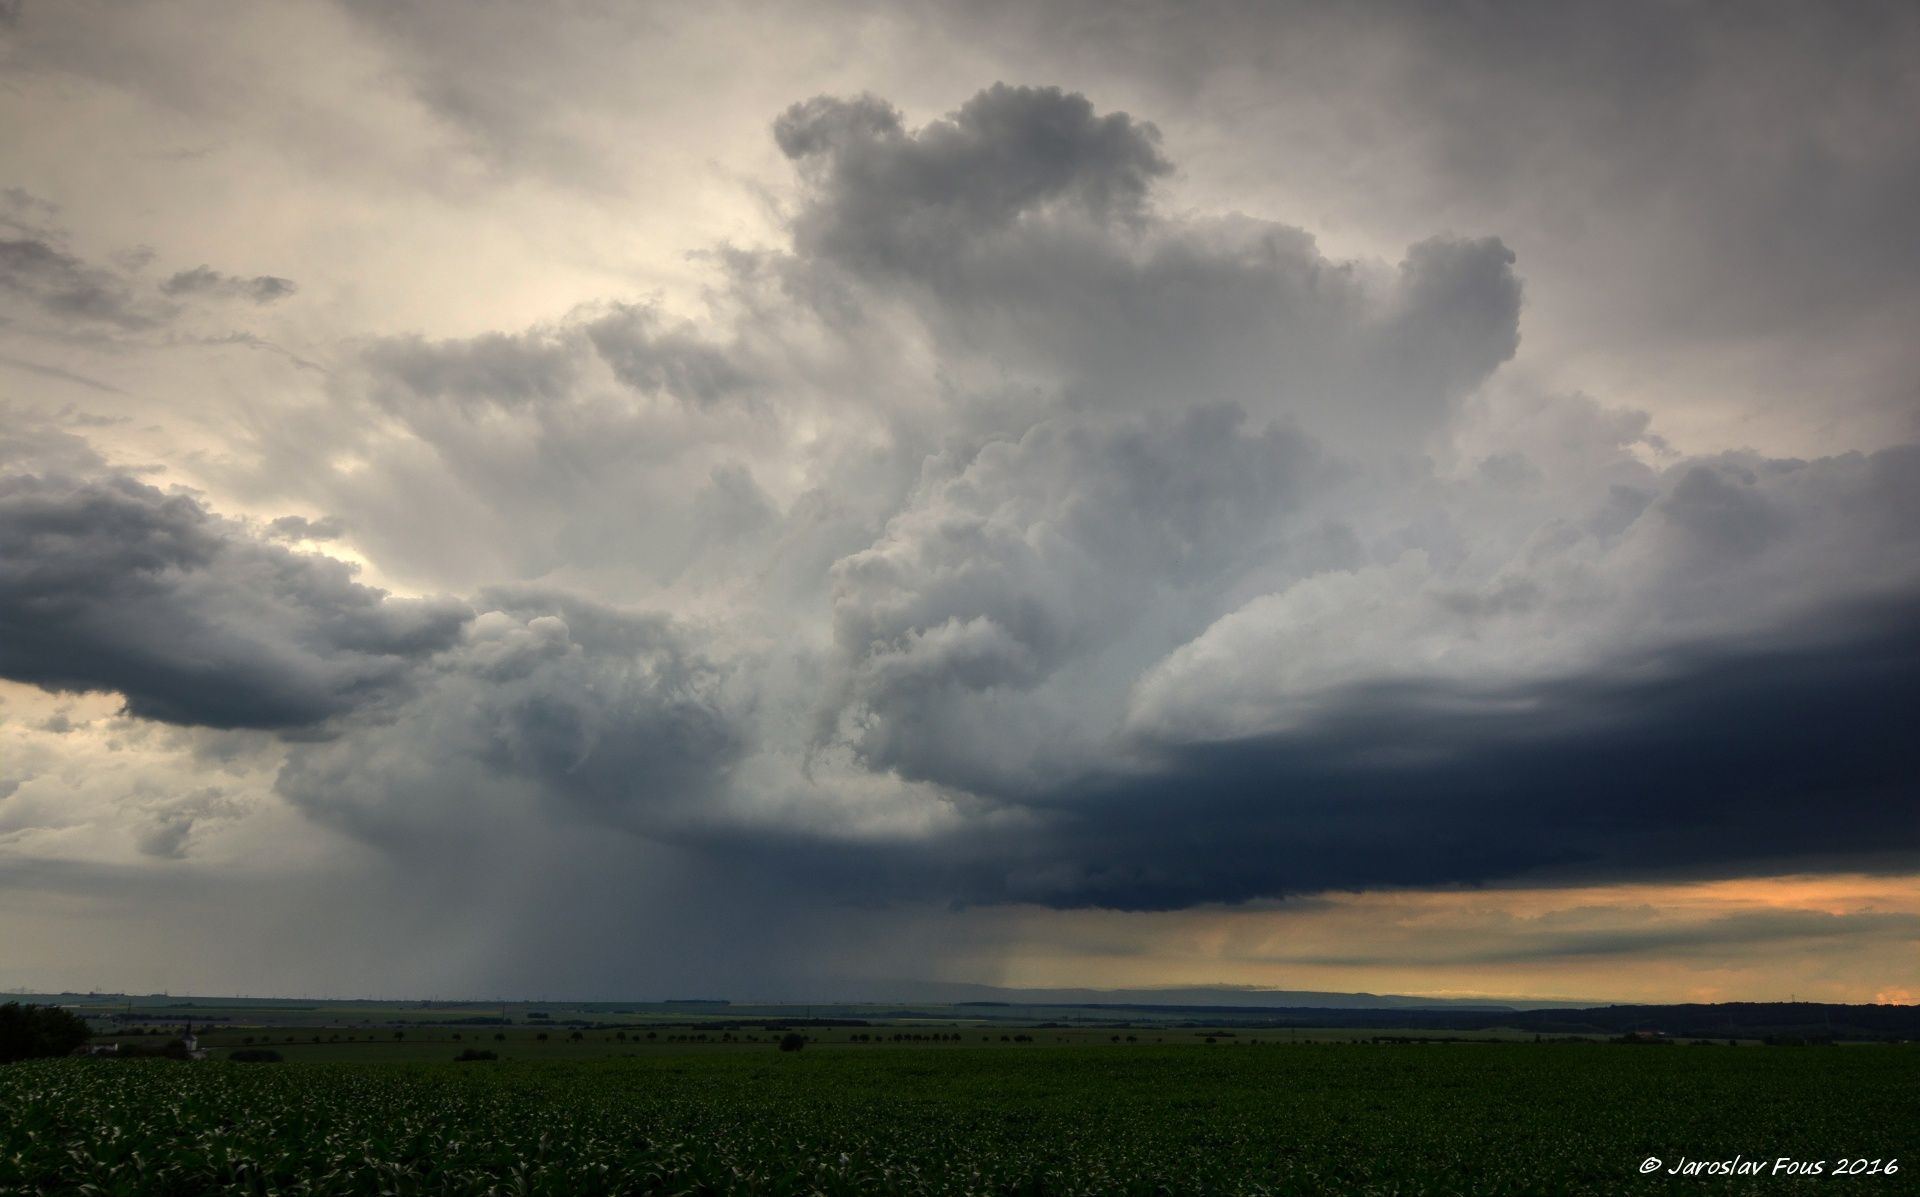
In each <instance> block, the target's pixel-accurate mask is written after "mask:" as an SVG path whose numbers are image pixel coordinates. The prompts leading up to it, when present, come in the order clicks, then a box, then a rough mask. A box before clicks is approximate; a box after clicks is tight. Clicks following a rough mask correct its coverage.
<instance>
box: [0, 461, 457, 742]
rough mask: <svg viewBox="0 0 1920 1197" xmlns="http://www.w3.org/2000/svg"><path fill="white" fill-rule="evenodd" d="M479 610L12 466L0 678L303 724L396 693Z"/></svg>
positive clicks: (2, 543)
mask: <svg viewBox="0 0 1920 1197" xmlns="http://www.w3.org/2000/svg"><path fill="white" fill-rule="evenodd" d="M468 618H469V612H468V611H467V609H466V608H465V607H464V606H462V605H460V604H457V603H450V602H438V601H416V600H399V599H393V598H390V597H389V596H387V595H386V594H385V593H384V592H382V591H380V590H377V589H374V588H373V587H369V586H365V585H362V584H360V583H358V582H356V581H354V579H353V573H352V570H351V569H350V568H349V567H348V566H346V565H344V564H342V563H340V562H338V561H333V560H330V559H327V558H323V557H314V556H305V555H301V554H297V553H292V552H289V551H287V550H286V549H283V548H279V547H277V546H273V545H270V544H266V543H263V542H260V541H257V540H254V539H252V538H250V537H249V536H247V535H246V533H245V532H244V530H242V529H241V528H239V527H238V526H237V525H234V524H232V523H230V522H228V521H225V520H222V519H220V518H219V517H217V516H215V515H213V514H211V513H210V512H208V511H207V509H206V508H205V507H203V506H202V505H201V504H200V503H199V502H198V501H196V500H195V499H193V498H191V497H189V496H186V495H181V494H167V493H165V492H162V491H160V490H158V489H156V488H154V487H151V486H148V485H145V484H144V483H141V482H137V481H135V480H133V479H130V478H127V477H124V476H118V475H111V474H108V475H104V476H96V477H74V476H63V475H35V474H18V475H12V476H9V477H6V478H4V479H0V677H6V678H9V679H11V680H14V681H21V682H27V683H30V684H33V685H38V686H43V687H45V688H47V689H50V690H55V691H86V690H108V691H117V692H119V693H120V694H122V695H124V696H125V699H126V705H127V710H128V711H129V712H130V713H132V714H134V715H138V716H141V717H142V718H147V719H155V720H160V721H162V722H168V723H182V724H194V725H202V726H209V727H257V728H297V727H304V726H308V725H312V724H315V723H319V722H321V721H323V720H325V719H327V718H329V717H330V716H333V715H336V714H339V713H342V712H344V711H348V710H351V709H354V708H356V707H359V706H362V705H364V704H368V703H373V702H377V701H380V700H382V699H384V698H388V697H391V696H392V695H394V694H395V693H397V692H399V691H400V690H401V689H403V688H404V686H405V684H406V681H407V678H408V675H409V673H410V672H411V671H412V669H413V668H414V666H415V665H416V664H417V663H418V662H420V661H421V660H423V659H424V658H426V657H428V656H430V655H431V654H433V653H435V652H437V651H439V650H441V649H444V648H446V647H447V646H449V645H450V644H452V643H453V642H454V640H455V638H456V637H457V635H458V633H459V630H460V628H461V627H462V626H463V625H464V623H465V622H466V620H467V619H468Z"/></svg>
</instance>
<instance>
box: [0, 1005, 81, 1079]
mask: <svg viewBox="0 0 1920 1197" xmlns="http://www.w3.org/2000/svg"><path fill="white" fill-rule="evenodd" d="M91 1034H92V1032H91V1031H90V1030H88V1028H87V1020H86V1019H84V1018H81V1017H80V1016H79V1015H78V1014H75V1013H73V1012H72V1011H71V1010H62V1009H61V1008H60V1007H58V1006H23V1005H21V1004H20V1003H19V1002H8V1003H7V1004H6V1005H4V1006H0V1064H11V1063H13V1062H14V1061H15V1060H31V1059H34V1058H37V1057H40V1056H70V1055H72V1054H73V1052H74V1049H75V1048H77V1047H79V1046H80V1045H81V1044H83V1043H85V1042H86V1041H87V1037H88V1036H89V1035H91Z"/></svg>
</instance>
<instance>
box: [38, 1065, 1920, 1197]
mask: <svg viewBox="0 0 1920 1197" xmlns="http://www.w3.org/2000/svg"><path fill="white" fill-rule="evenodd" d="M893 1030H894V1028H887V1033H889V1034H891V1033H892V1031H893ZM963 1033H965V1032H963ZM986 1033H989V1032H985V1031H976V1032H973V1033H972V1034H971V1035H970V1036H969V1039H970V1042H966V1041H963V1043H962V1044H960V1045H948V1046H941V1045H935V1044H927V1045H921V1046H917V1047H913V1048H904V1047H903V1048H901V1049H895V1048H894V1047H893V1046H891V1044H890V1043H889V1045H888V1046H885V1047H881V1046H874V1045H863V1046H854V1045H835V1044H830V1043H827V1044H823V1043H820V1042H816V1043H814V1044H813V1045H812V1046H810V1047H808V1048H807V1049H806V1050H805V1051H801V1052H797V1053H781V1052H778V1051H776V1050H775V1049H774V1047H773V1046H772V1045H771V1044H770V1043H764V1042H763V1043H760V1044H757V1045H746V1044H740V1045H731V1046H726V1047H714V1046H708V1047H706V1048H701V1047H698V1046H693V1045H679V1046H672V1047H669V1046H660V1047H657V1048H655V1049H652V1050H647V1049H638V1048H637V1049H635V1051H634V1053H633V1054H632V1055H630V1056H616V1057H614V1058H600V1059H589V1058H585V1057H586V1052H587V1050H588V1049H589V1048H593V1047H596V1046H598V1045H593V1044H586V1045H568V1046H567V1047H564V1048H562V1047H561V1045H560V1044H558V1043H556V1042H554V1041H552V1040H550V1041H549V1042H548V1043H547V1044H541V1045H538V1046H539V1047H542V1048H549V1049H558V1050H557V1051H556V1052H555V1053H554V1054H553V1055H549V1056H535V1054H534V1053H533V1052H532V1051H531V1048H532V1047H533V1046H534V1045H533V1044H526V1045H523V1046H522V1045H506V1046H507V1050H505V1051H503V1053H502V1054H503V1055H506V1056H508V1057H509V1058H507V1059H504V1060H502V1061H500V1062H498V1063H478V1064H453V1063H450V1062H444V1061H447V1060H448V1058H449V1057H450V1056H451V1054H452V1052H453V1051H454V1050H456V1048H457V1045H455V1044H452V1043H451V1042H449V1043H434V1044H417V1043H416V1044H413V1045H412V1048H419V1049H423V1050H424V1049H427V1048H431V1050H432V1051H433V1053H434V1054H435V1055H436V1056H437V1059H436V1060H435V1061H433V1062H428V1061H425V1060H422V1061H419V1062H412V1063H409V1062H405V1061H403V1060H401V1059H400V1058H399V1056H398V1055H387V1056H386V1057H384V1060H383V1061H382V1062H374V1061H372V1060H370V1059H367V1058H363V1059H361V1060H358V1061H348V1060H341V1061H336V1062H323V1061H321V1060H319V1059H317V1058H309V1059H305V1060H301V1059H290V1062H289V1063H287V1064H281V1065H273V1064H263V1065H235V1064H227V1063H224V1062H219V1061H209V1062H205V1063H200V1064H179V1063H174V1062H171V1061H158V1060H154V1061H110V1060H98V1061H92V1060H60V1061H40V1062H30V1063H27V1064H21V1065H13V1066H9V1067H7V1068H4V1069H0V1110H5V1111H7V1112H8V1117H7V1118H6V1119H4V1120H0V1192H9V1193H12V1192H27V1193H32V1192H45V1193H83V1192H88V1190H86V1189H84V1188H83V1186H86V1185H93V1186H96V1187H95V1188H94V1189H93V1190H91V1192H92V1193H98V1194H103V1195H104V1194H112V1193H126V1194H144V1193H155V1194H176V1193H177V1194H186V1193H204V1192H220V1191H238V1192H257V1193H266V1192H275V1193H288V1194H300V1193H310V1194H331V1193H341V1194H345V1193H369V1194H371V1193H392V1194H396V1195H399V1194H414V1193H483V1192H496V1193H503V1194H504V1193H523V1194H540V1193H549V1194H576V1193H577V1194H601V1193H605V1194H611V1193H697V1192H742V1193H768V1194H779V1193H816V1192H817V1193H834V1192H846V1193H856V1192H857V1193H868V1192H897V1193H1063V1194H1071V1193H1085V1194H1095V1193H1129V1192H1137V1193H1154V1192H1166V1193H1320V1192H1341V1193H1378V1194H1387V1193H1410V1192H1420V1193H1459V1194H1467V1193H1476V1194H1477V1193H1567V1194H1576V1193H1616V1192H1632V1193H1665V1192H1675V1193H1678V1192H1685V1193H1698V1192H1703V1191H1704V1192H1739V1191H1753V1192H1761V1191H1764V1192H1767V1193H1796V1192H1806V1193H1811V1192H1875V1193H1894V1192H1910V1191H1916V1186H1915V1184H1914V1182H1913V1178H1914V1177H1915V1176H1920V1158H1915V1153H1920V1129H1916V1128H1917V1127H1920V1120H1917V1119H1916V1118H1915V1117H1914V1115H1915V1113H1916V1112H1917V1111H1920V1049H1915V1048H1912V1047H1850V1048H1825V1049H1759V1048H1755V1049H1744V1050H1728V1049H1726V1048H1717V1049H1708V1048H1698V1049H1695V1048H1683V1047H1662V1048H1637V1047H1624V1046H1614V1045H1603V1044H1553V1045H1534V1044H1531V1043H1528V1044H1510V1043H1474V1044H1465V1043H1462V1044H1448V1045H1429V1046H1410V1047H1408V1046H1393V1047H1388V1046H1360V1045H1347V1044H1325V1043H1301V1044H1299V1045H1292V1046H1289V1045H1287V1044H1284V1043H1280V1042H1270V1043H1267V1044H1265V1045H1262V1046H1242V1045H1239V1044H1238V1043H1234V1044H1229V1042H1228V1041H1225V1040H1223V1041H1221V1042H1220V1043H1218V1044H1215V1045H1212V1046H1208V1045H1206V1044H1205V1043H1204V1042H1201V1041H1199V1040H1198V1039H1195V1038H1192V1037H1191V1036H1176V1035H1174V1034H1173V1033H1170V1032H1163V1033H1161V1035H1160V1036H1159V1037H1161V1038H1166V1039H1169V1040H1174V1039H1176V1038H1179V1039H1184V1040H1185V1041H1184V1042H1177V1043H1176V1042H1169V1043H1167V1044H1164V1045H1156V1044H1148V1043H1137V1044H1135V1045H1121V1046H1111V1045H1099V1044H1090V1043H1080V1044H1068V1045H1060V1044H1050V1043H1045V1042H1042V1043H1036V1044H1033V1045H1021V1046H1019V1047H1003V1046H1002V1045H1000V1043H999V1042H998V1035H999V1033H1000V1032H999V1031H998V1030H995V1031H993V1032H991V1034H992V1035H993V1036H994V1041H993V1043H992V1044H990V1045H987V1044H981V1043H979V1041H978V1035H979V1034H986ZM1028 1033H1030V1034H1035V1035H1036V1036H1037V1035H1039V1034H1041V1032H1037V1031H1029V1032H1028ZM1134 1033H1135V1034H1136V1035H1140V1034H1141V1033H1140V1032H1138V1031H1136V1032H1134ZM1123 1034H1124V1032H1123ZM282 1037H283V1038H284V1036H282ZM461 1042H462V1043H467V1044H471V1043H472V1042H473V1041H472V1039H471V1037H466V1036H464V1033H463V1039H462V1041H461ZM402 1044H403V1045H405V1044H406V1041H402ZM482 1045H483V1046H485V1047H488V1048H494V1047H498V1046H502V1045H496V1044H495V1043H493V1041H492V1039H491V1035H490V1034H488V1035H487V1036H486V1037H485V1041H484V1043H483V1044H482ZM275 1046H276V1047H281V1045H275ZM296 1046H297V1045H296ZM309 1046H310V1045H309ZM351 1046H353V1047H354V1048H355V1049H356V1050H357V1052H358V1053H359V1054H361V1055H363V1057H370V1056H371V1055H372V1054H373V1052H374V1050H375V1049H374V1048H373V1047H372V1045H366V1044H361V1045H351ZM412 1048H408V1047H405V1046H403V1047H402V1048H401V1049H398V1050H400V1051H404V1052H405V1053H406V1054H411V1052H412ZM576 1049H577V1050H578V1051H579V1052H580V1054H579V1055H577V1056H575V1057H574V1058H565V1057H564V1056H560V1055H559V1052H561V1051H564V1052H569V1053H571V1052H573V1051H575V1050H576ZM281 1050H284V1047H281ZM330 1050H333V1049H330V1048H325V1047H323V1048H322V1049H321V1051H322V1052H326V1051H330ZM379 1050H389V1049H386V1048H381V1049H379ZM599 1050H600V1051H601V1052H604V1051H605V1048H604V1047H601V1048H600V1049H599ZM289 1054H290V1056H291V1055H292V1053H289ZM313 1054H314V1055H317V1054H318V1053H313ZM1736 1154H1739V1155H1743V1156H1745V1157H1749V1158H1756V1157H1758V1158H1764V1159H1766V1160H1768V1161H1769V1163H1770V1162H1771V1161H1772V1160H1773V1159H1774V1158H1775V1157H1778V1156H1792V1157H1797V1158H1800V1159H1809V1160H1824V1161H1827V1171H1828V1172H1831V1171H1832V1170H1833V1167H1834V1164H1833V1162H1834V1161H1835V1160H1837V1159H1838V1158H1840V1157H1843V1156H1865V1157H1867V1158H1881V1159H1886V1158H1889V1157H1896V1158H1901V1159H1903V1160H1905V1161H1907V1168H1905V1169H1903V1170H1902V1171H1901V1172H1899V1173H1896V1174H1895V1175H1892V1176H1886V1175H1879V1176H1862V1177H1834V1176H1831V1175H1823V1176H1820V1177H1784V1176H1779V1177H1776V1176H1761V1177H1757V1178H1750V1179H1744V1180H1732V1181H1728V1180H1720V1179H1705V1180H1703V1179H1701V1178H1698V1177H1686V1176H1680V1177H1670V1176H1667V1175H1665V1174H1664V1172H1658V1173H1655V1174H1654V1175H1651V1176H1644V1177H1643V1176H1642V1175H1640V1173H1639V1165H1640V1162H1641V1161H1642V1160H1643V1159H1645V1158H1647V1157H1648V1156H1659V1157H1661V1158H1662V1159H1663V1160H1665V1161H1668V1162H1669V1163H1677V1162H1679V1160H1680V1159H1681V1158H1682V1157H1683V1156H1684V1157H1686V1158H1690V1159H1721V1158H1730V1157H1733V1156H1734V1155H1736Z"/></svg>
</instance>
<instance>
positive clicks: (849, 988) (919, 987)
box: [809, 981, 1603, 1010]
mask: <svg viewBox="0 0 1920 1197" xmlns="http://www.w3.org/2000/svg"><path fill="white" fill-rule="evenodd" d="M809 996H810V997H811V998H812V1000H815V1001H834V1002H876V1001H877V1002H916V1003H921V1004H937V1005H967V1004H994V1005H1005V1006H1136V1007H1140V1006H1156V1007H1169V1006H1171V1007H1189V1006H1205V1007H1226V1008H1232V1009H1235V1010H1268V1009H1280V1008H1289V1009H1300V1008H1311V1009H1326V1010H1427V1009H1446V1010H1555V1009H1583V1008H1587V1007H1592V1006H1597V1005H1601V1004H1603V1003H1601V1002H1598V1001H1549V1000H1542V999H1538V998H1484V997H1481V998H1431V997H1409V996H1405V995H1400V994H1377V993H1330V992H1324V991H1320V990H1313V989H1256V988H1253V987H1250V986H1249V987H1241V986H1235V985H1196V986H1186V987H1181V988H1173V989H1008V988H1002V987H1000V986H997V985H972V984H966V983H962V982H949V981H874V982H857V983H848V984H841V985H829V986H823V987H821V988H820V989H818V990H810V991H809Z"/></svg>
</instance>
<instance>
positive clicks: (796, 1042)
mask: <svg viewBox="0 0 1920 1197" xmlns="http://www.w3.org/2000/svg"><path fill="white" fill-rule="evenodd" d="M806 1045H807V1037H806V1036H805V1035H802V1034H800V1033H799V1032H798V1031H788V1032H787V1033H786V1034H784V1035H782V1036H780V1050H781V1051H783V1052H797V1051H799V1050H800V1049H801V1048H803V1047H805V1046H806Z"/></svg>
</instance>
